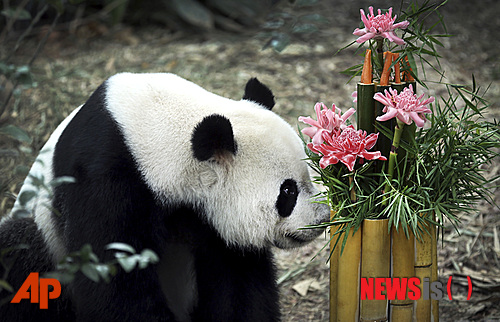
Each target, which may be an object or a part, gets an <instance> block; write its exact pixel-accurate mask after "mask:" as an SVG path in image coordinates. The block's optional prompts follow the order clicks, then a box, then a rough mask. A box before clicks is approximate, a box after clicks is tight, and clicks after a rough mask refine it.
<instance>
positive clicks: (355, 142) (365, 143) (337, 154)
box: [307, 125, 387, 171]
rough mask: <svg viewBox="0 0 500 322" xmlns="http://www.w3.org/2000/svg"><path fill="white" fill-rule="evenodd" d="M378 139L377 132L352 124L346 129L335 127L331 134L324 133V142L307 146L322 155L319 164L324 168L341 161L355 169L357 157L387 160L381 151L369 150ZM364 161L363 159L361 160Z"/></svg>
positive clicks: (351, 169)
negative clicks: (367, 131) (369, 131)
mask: <svg viewBox="0 0 500 322" xmlns="http://www.w3.org/2000/svg"><path fill="white" fill-rule="evenodd" d="M377 139H378V133H377V134H373V133H372V134H370V135H368V136H367V133H366V132H365V131H363V130H358V131H356V130H355V129H354V127H353V126H352V125H350V126H347V127H345V128H344V129H335V130H333V131H332V133H331V135H329V134H328V133H323V140H324V143H323V144H314V143H309V144H308V145H307V147H308V148H309V149H310V150H311V151H312V152H314V153H316V154H318V155H322V158H321V160H320V161H319V165H320V167H321V168H322V169H324V168H326V167H327V166H329V165H330V164H337V163H338V162H339V161H340V162H342V163H343V164H345V165H346V166H347V168H348V169H349V171H353V170H354V164H355V163H356V159H357V158H362V159H367V160H376V159H379V160H387V158H386V157H384V156H382V154H381V153H380V152H379V151H376V152H368V151H367V150H369V149H371V148H373V146H374V145H375V143H376V142H377ZM361 162H362V160H361Z"/></svg>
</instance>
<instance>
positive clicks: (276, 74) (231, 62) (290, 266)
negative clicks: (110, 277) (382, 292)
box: [0, 0, 500, 321]
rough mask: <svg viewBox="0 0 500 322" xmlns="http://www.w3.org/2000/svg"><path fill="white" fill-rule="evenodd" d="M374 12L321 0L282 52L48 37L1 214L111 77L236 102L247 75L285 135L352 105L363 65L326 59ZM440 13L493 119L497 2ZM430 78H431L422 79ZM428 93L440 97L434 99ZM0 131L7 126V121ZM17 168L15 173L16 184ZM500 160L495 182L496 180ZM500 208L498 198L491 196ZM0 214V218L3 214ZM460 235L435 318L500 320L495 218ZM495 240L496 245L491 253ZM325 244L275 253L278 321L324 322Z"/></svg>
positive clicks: (245, 39) (205, 37)
mask: <svg viewBox="0 0 500 322" xmlns="http://www.w3.org/2000/svg"><path fill="white" fill-rule="evenodd" d="M372 2H373V3H375V6H380V7H381V8H386V7H389V6H391V5H393V6H394V7H395V8H398V6H399V3H400V1H393V2H389V1H377V2H375V1H372ZM372 2H370V1H365V0H356V1H344V2H341V1H323V2H322V3H321V4H320V5H319V6H318V7H316V9H319V10H320V12H321V14H323V15H324V16H325V17H327V18H328V19H329V21H330V22H329V23H328V24H324V25H323V26H321V31H320V32H319V33H317V34H314V35H312V36H310V37H308V38H307V39H306V40H303V41H301V42H297V43H294V44H293V45H291V46H289V47H288V48H287V49H286V50H285V51H284V52H282V53H280V54H279V53H276V52H273V51H271V50H266V51H262V50H261V47H262V45H263V41H262V40H259V39H256V38H255V37H254V34H253V33H248V34H245V35H235V34H225V33H218V32H217V33H210V34H202V35H193V34H172V33H170V32H169V31H168V30H162V29H161V28H152V27H148V28H141V29H132V28H129V27H125V26H120V27H117V28H112V29H109V28H106V27H104V26H99V25H98V26H97V27H96V26H95V25H84V26H82V27H81V28H79V29H78V30H77V31H76V33H72V34H70V33H68V32H67V31H65V30H62V31H59V32H57V33H54V34H53V35H52V37H51V39H50V41H49V43H48V44H47V46H46V48H45V51H44V52H43V53H42V54H41V56H40V57H39V58H38V59H37V61H36V63H35V64H34V66H33V71H34V75H35V79H36V81H37V83H38V85H37V87H36V88H33V89H29V90H26V91H24V92H23V95H22V96H21V98H20V99H19V100H18V101H17V102H16V104H15V106H12V107H11V109H10V113H9V115H8V120H9V122H13V123H15V124H17V125H19V126H21V127H23V128H25V129H27V130H28V131H29V134H30V135H31V136H32V137H33V142H32V143H30V144H23V145H22V146H21V148H19V147H17V143H16V142H14V141H10V140H7V139H5V138H3V137H2V141H1V142H0V152H1V153H0V164H1V167H0V177H1V178H3V179H1V180H2V181H1V183H2V184H3V185H6V186H7V189H6V191H4V190H5V189H4V190H2V191H4V193H3V195H1V196H0V210H1V211H2V212H6V211H7V210H8V209H9V207H10V206H11V205H12V202H13V197H14V196H15V194H16V193H17V190H18V188H19V184H20V182H21V181H22V179H23V177H24V174H23V173H24V171H25V170H26V167H27V166H30V164H31V162H32V161H33V158H34V156H35V155H36V152H37V151H38V150H39V149H40V148H41V146H42V145H43V143H44V142H45V141H46V140H47V138H48V135H49V134H50V132H51V131H52V130H53V129H54V127H55V126H56V124H57V123H58V122H59V121H60V120H62V118H63V117H64V116H66V115H67V114H68V113H69V111H71V110H72V109H73V108H75V107H76V106H78V105H79V104H81V103H83V102H84V101H85V100H86V98H87V97H88V96H89V94H90V93H91V92H92V91H93V90H94V89H95V88H96V87H97V86H98V85H99V84H100V83H101V82H102V81H103V80H105V79H106V78H107V77H108V76H110V75H112V74H114V73H116V72H121V71H132V72H173V73H177V74H179V75H181V76H183V77H185V78H188V79H190V80H192V81H194V82H195V83H198V84H200V85H202V86H203V87H205V88H207V89H209V90H211V91H214V92H216V93H218V94H220V95H223V96H227V97H230V98H235V99H239V98H240V97H241V95H242V93H243V86H244V84H245V82H246V81H247V80H248V78H249V77H251V76H257V77H258V78H259V79H260V80H261V81H262V82H264V83H266V84H268V85H269V86H270V87H271V88H272V90H273V91H274V93H275V95H276V97H277V107H276V112H277V113H278V114H280V115H282V116H283V117H284V118H285V119H286V120H287V121H288V122H290V123H291V124H292V125H294V126H295V125H296V124H297V121H296V120H297V117H298V116H299V115H310V114H311V113H312V107H313V105H314V103H315V102H316V101H324V102H325V103H333V102H335V103H336V104H337V106H340V107H342V108H344V109H345V108H348V107H350V106H351V104H352V103H351V97H350V94H351V92H352V91H353V90H354V84H353V83H350V84H346V82H347V80H348V78H347V77H346V76H343V75H341V74H340V73H339V71H341V70H343V69H345V68H347V67H348V66H351V65H353V64H355V63H359V62H360V58H359V57H355V56H354V55H353V50H346V51H344V52H341V53H340V54H338V55H336V56H334V55H333V54H334V53H335V52H336V51H337V50H338V49H339V48H341V47H343V46H344V45H346V44H348V43H349V42H351V41H352V40H354V39H355V38H354V36H353V35H352V34H351V33H352V30H353V29H354V28H355V27H356V26H357V25H358V23H359V8H365V9H366V8H367V7H368V6H369V5H370V4H371V3H372ZM442 12H443V13H444V15H445V19H446V21H447V26H448V31H449V32H450V33H451V34H455V35H456V37H454V38H449V39H445V40H444V44H445V48H442V50H441V53H442V56H443V58H442V60H441V61H442V67H443V69H444V70H446V71H447V72H446V75H447V80H448V81H449V82H451V83H469V82H470V79H471V74H474V75H475V76H476V79H477V82H478V83H479V84H482V85H483V86H484V87H487V86H490V89H489V91H488V92H487V94H486V97H487V98H488V99H489V100H490V101H491V103H492V106H491V108H490V114H489V116H488V117H490V118H495V119H497V120H499V119H500V105H499V102H500V63H499V55H498V49H499V48H500V46H499V45H500V37H498V34H497V31H498V30H500V19H499V18H498V14H500V1H494V0H489V1H485V0H481V1H476V2H474V4H472V2H471V1H459V0H451V1H450V3H449V4H448V5H447V6H446V7H445V8H443V10H442ZM34 43H35V39H33V40H32V41H30V42H28V43H27V44H26V45H25V46H24V47H23V48H22V49H21V51H20V52H19V55H18V57H17V58H16V59H18V60H19V61H20V62H23V61H24V62H26V60H27V57H29V55H30V54H31V53H33V50H34V47H33V46H34ZM432 76H433V74H432V73H430V74H429V78H431V77H432ZM432 91H433V92H432V94H433V95H435V94H438V95H439V94H440V93H441V92H440V90H439V89H432ZM3 121H4V122H5V117H4V118H3ZM13 169H16V171H17V172H18V173H19V174H18V175H15V176H12V170H13ZM499 169H500V166H499V163H498V162H497V163H496V164H494V165H492V167H491V169H489V172H490V174H491V175H495V174H498V173H499V171H500V170H499ZM495 193H496V195H497V198H496V201H497V202H500V198H499V195H500V192H499V191H496V192H495ZM0 215H1V213H0ZM462 221H463V224H462V225H461V226H460V232H461V234H460V235H458V234H456V233H455V232H453V231H452V230H451V229H447V230H446V231H445V234H444V242H443V244H442V247H440V249H439V259H440V265H439V268H440V274H441V276H442V278H443V279H444V278H445V277H447V276H449V275H450V274H454V275H455V276H457V278H454V288H453V290H454V294H456V296H455V300H454V301H452V302H450V301H448V300H443V301H442V302H441V319H442V320H444V321H458V320H464V321H466V320H495V319H496V320H500V308H499V306H498V304H497V303H498V302H499V300H500V260H499V258H500V245H498V233H499V232H500V211H499V209H498V208H495V207H492V206H489V205H487V204H481V205H478V213H477V214H469V215H466V214H463V215H462ZM495 241H496V243H495ZM324 243H325V240H324V239H319V240H318V241H317V242H316V243H314V244H313V245H311V246H308V247H305V248H303V249H301V250H296V251H292V252H282V251H281V252H278V254H277V258H278V263H277V264H278V267H279V270H280V276H282V277H284V282H283V283H282V284H281V291H282V305H283V316H284V321H326V320H327V316H328V296H327V294H328V280H327V278H328V277H327V276H328V274H327V273H328V271H327V270H328V267H327V265H326V264H325V261H326V258H327V252H326V251H320V252H319V255H318V257H317V258H316V259H315V260H314V261H310V259H311V258H312V257H313V256H314V255H315V254H316V253H317V252H318V251H319V250H320V249H321V247H322V246H323V245H324ZM465 275H470V276H472V277H473V281H474V292H473V295H472V299H471V300H470V301H465V289H464V288H463V287H462V286H461V284H463V283H462V282H463V278H462V279H461V280H460V276H462V277H463V276H465ZM304 281H305V283H308V282H313V281H314V283H312V285H311V287H310V288H309V292H308V294H307V295H306V296H301V295H299V294H298V293H297V292H296V291H295V290H293V289H292V287H293V286H295V285H296V284H297V283H299V282H304Z"/></svg>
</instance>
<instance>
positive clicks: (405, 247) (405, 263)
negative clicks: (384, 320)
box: [391, 225, 415, 321]
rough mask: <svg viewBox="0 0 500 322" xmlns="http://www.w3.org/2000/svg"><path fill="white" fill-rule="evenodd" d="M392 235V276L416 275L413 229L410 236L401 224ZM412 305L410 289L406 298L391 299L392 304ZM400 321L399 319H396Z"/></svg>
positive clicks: (407, 276)
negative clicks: (409, 296)
mask: <svg viewBox="0 0 500 322" xmlns="http://www.w3.org/2000/svg"><path fill="white" fill-rule="evenodd" d="M391 235H392V249H391V255H392V261H391V262H392V278H399V279H401V278H410V277H414V276H415V237H414V235H413V233H412V232H411V230H410V231H409V232H408V235H409V236H408V237H406V234H405V233H404V231H403V228H402V227H401V225H400V226H399V227H398V231H396V229H394V228H393V229H392V230H391ZM405 304H406V305H409V304H411V305H412V308H413V301H412V300H411V299H409V298H408V290H407V291H406V297H405V299H404V300H397V299H396V300H391V305H405ZM394 321H399V320H394ZM401 321H402V320H401Z"/></svg>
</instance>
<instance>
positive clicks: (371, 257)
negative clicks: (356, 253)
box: [360, 219, 391, 321]
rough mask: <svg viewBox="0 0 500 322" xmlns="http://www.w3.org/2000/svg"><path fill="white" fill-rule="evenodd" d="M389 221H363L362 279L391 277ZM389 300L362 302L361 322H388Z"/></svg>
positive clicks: (367, 300)
mask: <svg viewBox="0 0 500 322" xmlns="http://www.w3.org/2000/svg"><path fill="white" fill-rule="evenodd" d="M388 224H389V219H365V220H363V228H362V242H361V254H362V260H361V277H364V278H375V277H384V278H388V277H389V276H390V247H391V246H390V245H391V239H390V234H389V231H388ZM387 313H388V312H387V299H384V300H375V299H373V300H369V299H366V300H361V313H360V321H387V318H388V315H387Z"/></svg>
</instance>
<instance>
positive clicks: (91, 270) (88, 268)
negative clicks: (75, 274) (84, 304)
mask: <svg viewBox="0 0 500 322" xmlns="http://www.w3.org/2000/svg"><path fill="white" fill-rule="evenodd" d="M81 271H82V273H83V275H85V276H87V277H88V278H89V279H90V280H92V281H94V282H96V283H97V282H99V273H98V272H97V270H96V269H95V266H94V265H93V264H90V263H85V264H83V265H82V268H81Z"/></svg>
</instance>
